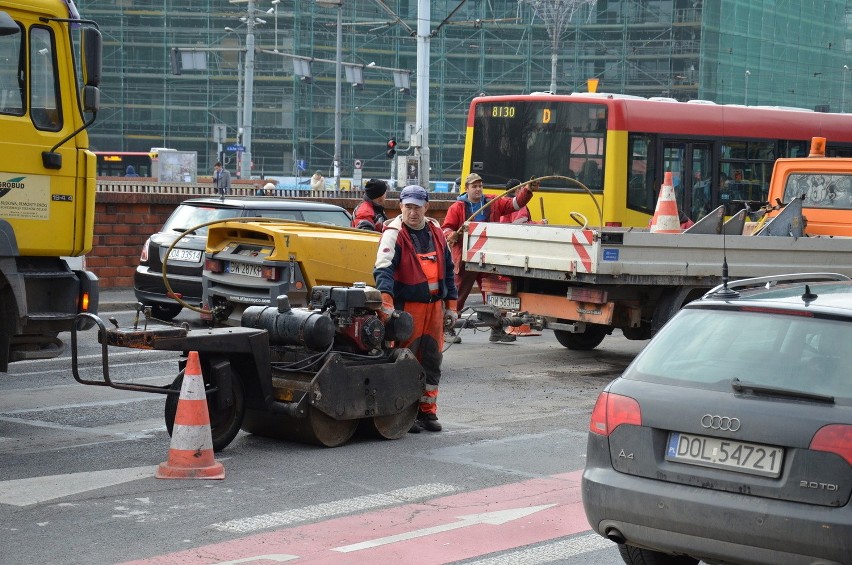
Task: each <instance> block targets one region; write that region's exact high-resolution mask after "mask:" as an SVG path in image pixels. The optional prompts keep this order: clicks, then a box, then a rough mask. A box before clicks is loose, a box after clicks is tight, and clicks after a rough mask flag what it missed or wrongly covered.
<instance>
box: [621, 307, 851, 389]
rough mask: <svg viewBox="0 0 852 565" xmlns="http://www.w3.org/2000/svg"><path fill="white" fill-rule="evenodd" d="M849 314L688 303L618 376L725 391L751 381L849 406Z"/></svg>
mask: <svg viewBox="0 0 852 565" xmlns="http://www.w3.org/2000/svg"><path fill="white" fill-rule="evenodd" d="M849 367H852V320H850V321H838V320H829V319H824V318H818V317H803V316H791V315H784V314H778V313H765V312H744V311H731V310H709V309H708V310H704V309H687V310H683V311H681V312H680V313H679V314H678V315H677V316H675V317H674V318H672V320H671V321H670V322H669V323H668V324H666V325H665V326H664V327H663V329H662V330H661V331H660V333H659V334H658V335H657V336H656V337H655V339H654V340H652V341H651V342H650V343H649V344H648V346H647V347H646V348H645V349H644V350H643V351H642V352H641V353H640V354H639V355H638V356H637V357H636V359H635V360H634V361H633V363H631V365H630V366H629V367H628V368H627V370H626V372H625V374H624V378H627V379H632V380H639V381H647V382H657V383H664V384H671V385H681V386H688V387H695V388H703V389H711V390H719V391H730V390H731V381H732V379H734V378H738V379H740V380H741V381H748V382H749V383H752V384H755V385H765V386H767V387H774V388H783V389H787V390H791V391H801V392H804V393H813V394H820V395H827V396H832V397H834V398H835V402H836V403H838V404H846V405H852V373H850V372H849Z"/></svg>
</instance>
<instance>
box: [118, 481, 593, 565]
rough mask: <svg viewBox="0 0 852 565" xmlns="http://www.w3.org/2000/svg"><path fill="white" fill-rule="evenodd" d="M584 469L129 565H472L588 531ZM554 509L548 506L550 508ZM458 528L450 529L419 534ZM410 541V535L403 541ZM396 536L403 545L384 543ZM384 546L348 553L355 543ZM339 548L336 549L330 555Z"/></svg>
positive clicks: (171, 554) (214, 545) (204, 547)
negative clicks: (462, 563) (486, 519)
mask: <svg viewBox="0 0 852 565" xmlns="http://www.w3.org/2000/svg"><path fill="white" fill-rule="evenodd" d="M581 474H582V471H575V472H571V473H565V474H560V475H552V476H550V477H546V478H541V479H531V480H528V481H522V482H519V483H513V484H510V485H505V486H500V487H491V488H487V489H482V490H478V491H472V492H466V493H461V494H456V495H450V496H444V497H440V498H435V499H432V500H428V501H425V502H419V503H415V504H405V505H401V506H397V507H393V508H387V509H384V510H376V511H372V512H367V513H364V514H356V515H351V516H345V517H341V518H334V519H330V520H325V521H323V522H318V523H315V524H307V525H304V526H298V527H293V528H284V529H279V530H275V531H271V532H266V533H263V534H254V535H250V536H246V537H242V538H238V539H234V540H231V541H227V542H221V543H216V544H211V545H207V546H202V547H198V548H195V549H189V550H184V551H180V552H175V553H170V554H166V555H161V556H158V557H153V558H150V559H143V560H139V561H133V562H129V563H127V564H126V565H131V563H132V564H137V565H143V564H144V565H158V564H163V565H166V564H168V565H172V564H174V563H181V564H187V565H190V564H199V565H201V564H204V565H210V564H214V563H281V562H289V563H300V564H301V563H312V564H323V563H328V564H343V563H345V564H352V563H392V562H394V561H400V562H403V561H405V562H409V563H417V564H418V565H430V564H435V565H438V564H441V563H449V562H453V561H459V560H462V559H469V558H471V557H477V556H480V555H486V554H489V553H494V552H497V551H504V550H508V549H513V548H517V547H522V546H526V545H530V544H534V543H540V542H544V541H547V540H550V539H554V538H560V537H564V536H569V535H572V534H576V533H579V532H583V531H588V530H589V529H590V527H589V524H588V522H587V521H586V517H585V513H584V512H583V505H582V500H581V498H580V476H581ZM551 505H552V506H551ZM539 506H541V507H544V508H543V509H540V510H538V511H536V512H533V513H531V514H528V515H526V516H523V517H521V518H517V519H513V520H510V521H508V522H506V523H503V524H493V523H472V524H470V525H463V526H462V527H457V526H458V525H457V524H456V523H457V522H459V521H460V520H463V518H461V517H463V516H471V515H479V514H485V513H491V512H497V511H506V510H512V509H529V508H531V507H539ZM448 524H455V525H454V526H452V528H451V529H448V530H447V531H437V532H435V533H426V534H425V535H422V534H423V531H424V530H426V531H429V530H430V529H435V530H440V529H441V526H445V525H448ZM408 535H413V536H414V537H410V538H407V536H408ZM391 536H398V537H400V538H404V539H401V540H400V541H392V542H387V540H386V538H389V537H391ZM374 540H385V542H382V544H381V545H378V546H376V547H368V548H365V549H352V546H356V544H364V542H370V541H374ZM335 548H336V549H335Z"/></svg>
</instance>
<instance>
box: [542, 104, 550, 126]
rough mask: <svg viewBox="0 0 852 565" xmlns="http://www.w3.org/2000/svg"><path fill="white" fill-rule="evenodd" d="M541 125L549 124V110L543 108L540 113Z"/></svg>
mask: <svg viewBox="0 0 852 565" xmlns="http://www.w3.org/2000/svg"><path fill="white" fill-rule="evenodd" d="M541 123H543V124H549V123H550V108H545V109H544V110H542V111H541Z"/></svg>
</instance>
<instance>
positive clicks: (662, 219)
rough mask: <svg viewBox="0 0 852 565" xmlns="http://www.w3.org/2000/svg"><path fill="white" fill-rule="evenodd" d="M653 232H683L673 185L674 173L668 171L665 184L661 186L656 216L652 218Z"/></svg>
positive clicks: (651, 226)
mask: <svg viewBox="0 0 852 565" xmlns="http://www.w3.org/2000/svg"><path fill="white" fill-rule="evenodd" d="M650 228H651V230H650V231H651V233H681V232H682V231H683V230H682V229H680V214H678V212H677V200H676V199H675V193H674V186H673V185H672V174H671V172H666V176H665V180H664V181H663V186H661V187H660V196H659V198H657V208H656V209H655V210H654V217H653V218H651V224H650Z"/></svg>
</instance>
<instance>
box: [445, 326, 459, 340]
mask: <svg viewBox="0 0 852 565" xmlns="http://www.w3.org/2000/svg"><path fill="white" fill-rule="evenodd" d="M444 342H446V343H461V336H460V335H458V334H457V333H456V332H455V331H454V330H452V329H449V330H447V331H445V332H444Z"/></svg>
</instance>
